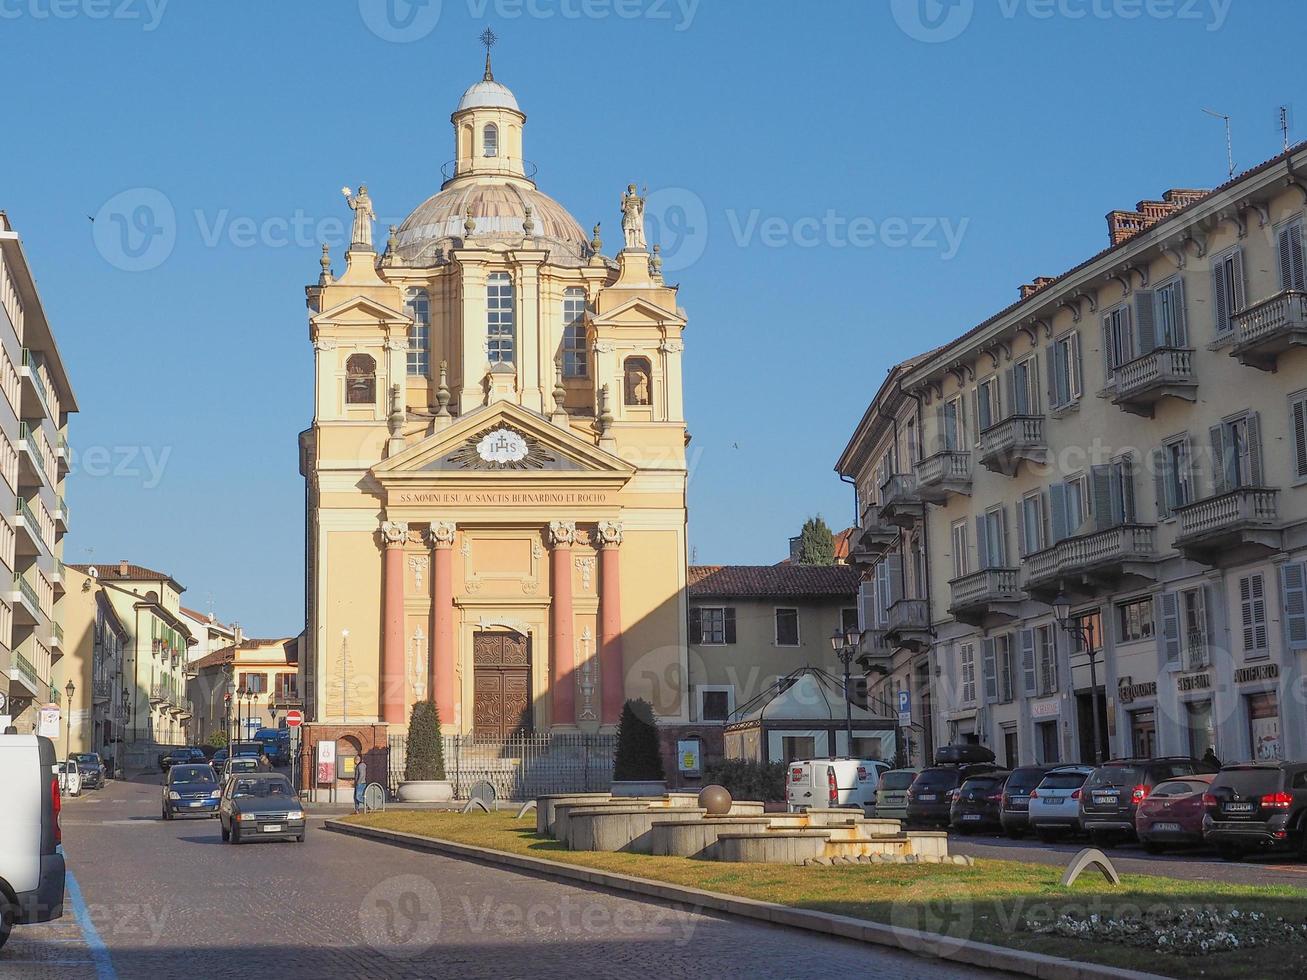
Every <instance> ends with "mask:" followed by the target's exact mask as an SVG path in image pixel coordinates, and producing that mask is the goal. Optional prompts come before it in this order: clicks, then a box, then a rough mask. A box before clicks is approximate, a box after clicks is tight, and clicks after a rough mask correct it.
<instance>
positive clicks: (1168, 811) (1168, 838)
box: [1135, 772, 1216, 854]
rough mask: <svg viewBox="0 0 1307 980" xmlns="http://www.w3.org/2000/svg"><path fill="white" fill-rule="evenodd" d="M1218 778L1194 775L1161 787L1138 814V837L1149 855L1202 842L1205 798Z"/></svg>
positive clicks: (1136, 825) (1136, 828)
mask: <svg viewBox="0 0 1307 980" xmlns="http://www.w3.org/2000/svg"><path fill="white" fill-rule="evenodd" d="M1215 778H1216V777H1215V776H1213V775H1212V774H1211V773H1206V772H1201V773H1194V775H1192V776H1185V777H1184V778H1183V779H1168V780H1167V781H1166V782H1164V783H1158V784H1157V785H1156V786H1154V787H1153V791H1152V792H1151V793H1149V794H1148V796H1147V797H1146V798H1145V799H1144V801H1143V802H1142V803H1140V804H1139V806H1138V807H1137V808H1136V810H1135V836H1137V837H1138V838H1139V843H1141V844H1143V845H1144V850H1145V851H1147V852H1148V853H1149V854H1160V853H1162V851H1164V850H1165V849H1166V848H1168V847H1177V846H1178V847H1183V846H1185V845H1193V844H1201V843H1202V842H1203V816H1204V814H1205V813H1206V810H1204V808H1203V796H1204V794H1206V792H1207V789H1208V786H1209V785H1210V784H1211V782H1212V780H1213V779H1215Z"/></svg>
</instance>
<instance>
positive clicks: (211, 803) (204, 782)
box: [163, 762, 222, 820]
mask: <svg viewBox="0 0 1307 980" xmlns="http://www.w3.org/2000/svg"><path fill="white" fill-rule="evenodd" d="M221 795H222V789H221V787H220V786H219V785H218V774H217V773H216V772H214V771H213V766H210V765H208V764H205V765H195V764H191V763H180V762H178V763H173V765H172V767H171V768H169V770H168V775H167V776H165V777H164V780H163V819H165V820H171V819H172V818H173V817H212V816H216V815H217V813H218V798H219V797H220V796H221Z"/></svg>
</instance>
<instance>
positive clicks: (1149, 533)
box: [1021, 524, 1158, 601]
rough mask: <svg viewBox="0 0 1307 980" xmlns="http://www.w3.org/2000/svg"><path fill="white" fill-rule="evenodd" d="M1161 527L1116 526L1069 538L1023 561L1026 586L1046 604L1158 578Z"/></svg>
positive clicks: (1026, 588) (1143, 525)
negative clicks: (1071, 595) (1060, 597)
mask: <svg viewBox="0 0 1307 980" xmlns="http://www.w3.org/2000/svg"><path fill="white" fill-rule="evenodd" d="M1157 559H1158V552H1157V527H1156V526H1155V525H1152V524H1116V525H1113V526H1112V527H1108V528H1104V529H1103V530H1101V531H1090V532H1088V533H1087V534H1077V535H1076V536H1075V537H1071V538H1064V539H1063V540H1061V541H1059V542H1058V543H1057V544H1055V545H1053V546H1052V547H1051V548H1045V549H1043V550H1042V551H1037V552H1035V553H1034V554H1031V555H1027V556H1026V557H1025V559H1024V560H1023V561H1022V566H1021V567H1022V581H1021V584H1022V587H1023V588H1024V589H1025V590H1026V591H1027V592H1029V593H1031V594H1032V595H1033V596H1035V597H1036V598H1038V599H1040V600H1041V601H1047V600H1048V599H1049V597H1050V596H1055V595H1056V594H1057V593H1058V592H1061V591H1064V590H1065V591H1070V592H1074V593H1077V594H1088V595H1097V594H1099V593H1101V592H1104V591H1110V590H1111V589H1113V588H1116V587H1117V586H1119V585H1120V583H1122V582H1123V581H1125V580H1132V581H1133V580H1137V581H1139V582H1141V583H1143V582H1150V581H1154V580H1155V579H1156V577H1157V575H1156V570H1155V568H1154V565H1155V563H1156V561H1157Z"/></svg>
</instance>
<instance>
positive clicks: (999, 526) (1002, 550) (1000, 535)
mask: <svg viewBox="0 0 1307 980" xmlns="http://www.w3.org/2000/svg"><path fill="white" fill-rule="evenodd" d="M989 519H990V521H991V523H992V524H993V530H994V540H993V541H992V542H991V547H990V549H989V550H990V551H991V552H993V554H992V555H991V557H992V558H993V559H994V567H995V568H1006V567H1007V506H1006V505H1000V506H999V508H998V510H997V511H996V512H995V513H993V514H990V516H989Z"/></svg>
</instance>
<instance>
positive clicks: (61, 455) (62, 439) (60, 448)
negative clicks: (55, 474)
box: [54, 432, 72, 476]
mask: <svg viewBox="0 0 1307 980" xmlns="http://www.w3.org/2000/svg"><path fill="white" fill-rule="evenodd" d="M54 454H55V458H56V459H57V460H58V465H59V475H60V476H67V475H68V471H69V469H70V468H71V466H72V459H71V458H70V456H69V453H68V437H67V436H66V435H64V434H63V433H62V432H60V433H59V441H58V443H57V445H56V447H55V453H54Z"/></svg>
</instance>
